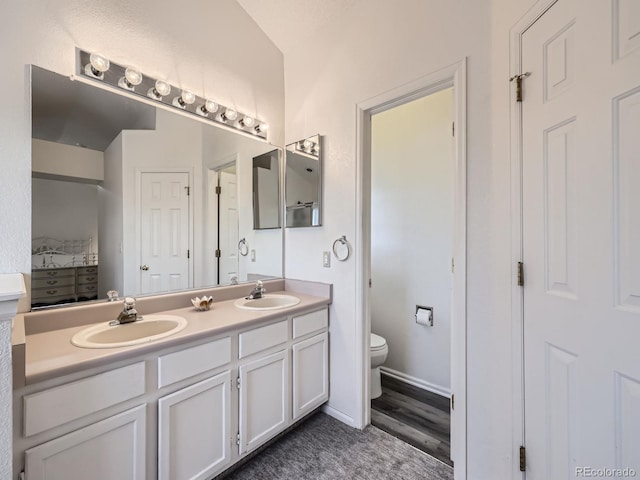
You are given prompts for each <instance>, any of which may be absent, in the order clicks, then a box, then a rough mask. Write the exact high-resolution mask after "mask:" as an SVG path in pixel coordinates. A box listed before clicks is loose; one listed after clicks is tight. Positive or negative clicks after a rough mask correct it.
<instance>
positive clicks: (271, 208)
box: [253, 151, 280, 230]
mask: <svg viewBox="0 0 640 480" xmlns="http://www.w3.org/2000/svg"><path fill="white" fill-rule="evenodd" d="M277 154H278V152H276V151H273V152H269V153H265V154H263V155H258V156H257V157H253V228H255V229H256V230H265V229H269V228H280V165H279V161H278V155H277Z"/></svg>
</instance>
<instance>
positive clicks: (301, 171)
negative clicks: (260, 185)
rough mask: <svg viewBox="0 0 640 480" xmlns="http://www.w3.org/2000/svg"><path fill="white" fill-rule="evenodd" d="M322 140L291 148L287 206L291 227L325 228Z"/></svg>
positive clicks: (287, 161) (318, 137)
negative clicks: (323, 214) (323, 217)
mask: <svg viewBox="0 0 640 480" xmlns="http://www.w3.org/2000/svg"><path fill="white" fill-rule="evenodd" d="M321 140H322V137H321V136H320V135H314V136H313V137H309V138H305V139H304V140H300V141H298V142H295V143H292V144H290V145H287V148H286V167H285V168H286V170H285V172H286V176H285V204H286V226H287V227H318V226H320V225H322V145H321Z"/></svg>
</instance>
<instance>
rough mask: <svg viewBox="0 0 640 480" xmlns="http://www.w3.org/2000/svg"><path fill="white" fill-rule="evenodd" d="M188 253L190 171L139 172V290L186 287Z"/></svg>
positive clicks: (149, 290) (164, 289) (154, 291)
mask: <svg viewBox="0 0 640 480" xmlns="http://www.w3.org/2000/svg"><path fill="white" fill-rule="evenodd" d="M125 227H126V226H125ZM189 253H190V252H189V174H188V173H172V172H162V173H150V172H144V173H141V174H140V265H139V268H140V288H139V290H138V291H139V292H140V293H142V294H148V293H156V292H166V291H168V290H184V289H186V288H189V287H190V286H191V285H190V281H189V263H190V259H189V257H190V254H189Z"/></svg>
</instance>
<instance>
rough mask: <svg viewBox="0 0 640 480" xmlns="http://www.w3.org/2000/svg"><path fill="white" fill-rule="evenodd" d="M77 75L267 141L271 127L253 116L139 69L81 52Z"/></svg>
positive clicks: (79, 53)
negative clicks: (172, 95)
mask: <svg viewBox="0 0 640 480" xmlns="http://www.w3.org/2000/svg"><path fill="white" fill-rule="evenodd" d="M77 73H78V74H79V75H82V76H84V77H87V78H89V79H91V80H96V81H101V82H102V83H104V84H107V85H110V86H112V87H116V88H118V89H120V90H125V91H127V92H130V93H134V94H136V95H145V96H147V97H149V98H151V99H152V100H155V101H157V102H160V103H162V104H163V105H165V106H170V107H173V108H179V109H181V110H183V111H184V112H186V113H190V114H192V115H198V116H199V117H201V118H202V117H204V118H206V119H208V120H210V121H212V122H214V123H218V124H223V125H226V126H227V127H230V128H233V129H235V130H239V131H241V132H245V133H249V134H252V135H255V136H256V137H259V138H262V139H265V140H266V139H267V131H268V129H269V125H268V124H267V123H266V122H263V121H261V120H258V119H256V118H255V117H254V116H253V115H246V114H244V113H240V112H238V111H236V110H235V109H234V108H232V107H227V106H224V105H220V104H218V103H217V102H214V101H213V100H211V99H209V98H204V97H200V96H198V95H196V94H194V93H193V92H191V91H189V90H184V89H181V88H180V87H176V86H175V85H171V84H170V83H168V82H165V81H163V80H157V79H155V78H152V77H149V76H148V75H143V74H142V72H141V71H139V70H138V69H136V68H133V67H125V66H123V65H118V64H116V63H113V62H110V61H109V59H107V58H106V57H104V56H103V55H99V54H97V53H89V52H85V51H83V50H80V49H78V50H77ZM173 90H175V91H179V92H181V93H180V95H179V96H177V97H174V98H172V97H169V95H170V93H171V92H172V91H173ZM217 112H221V113H217ZM213 113H217V115H212V114H213ZM238 119H239V120H238Z"/></svg>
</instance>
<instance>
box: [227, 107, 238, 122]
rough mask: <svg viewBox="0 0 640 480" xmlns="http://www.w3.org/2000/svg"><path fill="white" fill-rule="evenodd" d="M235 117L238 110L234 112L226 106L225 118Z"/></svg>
mask: <svg viewBox="0 0 640 480" xmlns="http://www.w3.org/2000/svg"><path fill="white" fill-rule="evenodd" d="M236 118H238V112H236V111H235V110H234V109H233V108H227V109H226V110H225V111H224V119H225V120H235V119H236Z"/></svg>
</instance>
